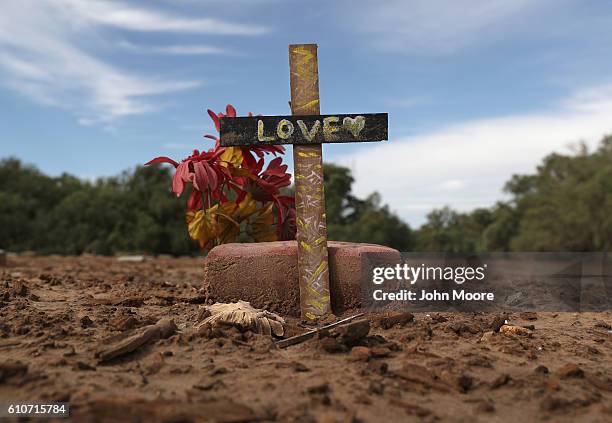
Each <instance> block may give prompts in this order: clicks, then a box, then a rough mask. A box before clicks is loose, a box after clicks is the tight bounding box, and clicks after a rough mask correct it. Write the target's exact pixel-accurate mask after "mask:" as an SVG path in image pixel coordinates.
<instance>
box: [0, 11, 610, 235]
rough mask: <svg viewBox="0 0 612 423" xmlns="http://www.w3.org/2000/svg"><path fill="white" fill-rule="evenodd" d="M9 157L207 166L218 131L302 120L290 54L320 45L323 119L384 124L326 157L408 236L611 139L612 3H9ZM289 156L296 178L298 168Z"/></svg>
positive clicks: (111, 165)
mask: <svg viewBox="0 0 612 423" xmlns="http://www.w3.org/2000/svg"><path fill="white" fill-rule="evenodd" d="M0 3H1V5H2V13H0V158H2V157H8V156H14V157H17V158H19V159H21V160H23V161H24V162H26V163H30V164H33V165H35V166H37V167H38V168H40V169H41V170H42V171H44V172H45V173H47V174H50V175H59V174H61V173H62V172H69V173H72V174H74V175H77V176H79V177H83V178H88V179H94V178H96V177H100V176H110V175H113V174H117V173H119V172H121V171H122V170H125V169H129V168H133V167H134V166H136V165H138V164H143V163H145V162H146V161H148V160H149V159H151V158H153V157H156V156H159V155H168V156H170V157H173V158H176V159H181V158H184V157H186V156H188V155H189V154H190V153H191V151H192V150H193V149H195V148H197V149H200V150H201V149H207V148H210V147H211V144H210V143H211V142H210V141H208V140H205V139H204V138H202V135H203V134H206V133H214V127H213V126H212V123H211V121H210V119H209V117H208V116H207V114H206V109H208V108H211V109H213V110H216V111H221V110H223V109H224V108H225V105H226V104H227V103H231V104H233V105H234V106H235V107H236V109H237V110H238V113H239V115H242V114H246V113H247V112H249V111H252V112H254V113H259V114H264V115H266V114H267V115H277V114H290V111H289V108H288V105H287V101H288V100H289V97H290V92H289V70H288V56H287V46H288V45H289V44H294V43H317V44H318V45H319V78H320V96H321V113H325V114H332V113H377V112H388V113H389V141H387V142H384V143H363V144H342V145H325V146H324V160H325V161H328V162H334V163H338V164H341V165H345V166H348V167H350V168H351V170H352V172H353V174H354V176H355V184H354V188H353V190H354V192H355V194H357V195H358V196H362V197H363V196H366V195H368V194H370V193H371V192H373V191H378V192H379V193H380V194H381V195H382V198H383V201H384V202H385V203H387V204H389V206H390V208H391V209H392V210H393V211H395V212H396V213H397V214H399V215H400V216H401V217H402V218H404V219H405V220H406V221H407V222H409V223H410V224H411V225H412V226H418V225H420V224H422V223H423V222H424V221H425V219H426V215H427V213H428V212H429V211H431V210H432V209H434V208H439V207H443V206H445V205H448V206H451V207H453V208H455V209H457V210H460V211H468V210H472V209H474V208H476V207H487V206H491V205H493V204H494V203H495V202H496V201H498V200H503V199H505V196H504V193H503V191H502V189H503V185H504V183H505V182H506V181H507V180H508V179H509V178H510V177H511V176H512V175H513V174H515V173H530V172H534V171H535V169H536V166H537V165H538V163H539V162H540V161H541V160H542V158H544V157H545V156H546V155H547V154H550V153H552V152H560V153H570V152H571V151H572V145H576V143H577V142H580V141H583V142H585V143H586V144H587V145H589V146H591V148H594V147H595V146H596V145H597V142H598V141H599V140H600V139H601V138H602V137H603V136H604V135H605V134H612V54H610V52H611V51H612V3H611V2H606V1H595V0H593V1H589V0H512V1H507V0H447V1H443V0H405V1H402V0H373V1H365V0H335V1H329V0H320V1H307V0H301V1H294V0H148V1H133V0H132V1H130V0H122V1H110V0H1V1H0ZM290 153H291V152H290V151H288V156H287V162H288V164H292V159H291V154H290Z"/></svg>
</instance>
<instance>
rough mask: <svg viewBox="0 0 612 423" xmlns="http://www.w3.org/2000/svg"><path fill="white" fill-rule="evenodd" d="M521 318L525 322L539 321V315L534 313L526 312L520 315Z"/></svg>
mask: <svg viewBox="0 0 612 423" xmlns="http://www.w3.org/2000/svg"><path fill="white" fill-rule="evenodd" d="M519 317H520V318H521V319H525V320H538V315H537V314H536V313H535V312H533V311H524V312H522V313H521V314H519Z"/></svg>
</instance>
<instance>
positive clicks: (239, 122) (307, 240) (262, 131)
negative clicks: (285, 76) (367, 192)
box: [220, 44, 388, 321]
mask: <svg viewBox="0 0 612 423" xmlns="http://www.w3.org/2000/svg"><path fill="white" fill-rule="evenodd" d="M289 68H290V75H291V103H290V104H291V112H292V113H293V114H292V115H291V116H254V117H237V118H231V119H227V118H222V119H221V131H220V138H221V145H222V146H224V147H228V146H241V147H248V146H252V145H261V144H293V145H294V146H293V163H294V174H295V207H296V214H297V244H298V274H299V287H300V309H301V313H302V317H303V318H306V319H308V320H311V321H315V320H317V319H319V318H321V317H324V316H326V315H328V314H329V313H331V303H330V296H329V265H328V257H327V224H326V221H325V197H324V193H323V158H322V152H321V144H322V143H342V142H367V141H383V140H386V139H387V132H388V129H387V120H388V117H387V114H386V113H376V114H359V115H355V114H351V115H320V114H319V113H320V109H319V72H318V64H317V45H316V44H295V45H290V46H289Z"/></svg>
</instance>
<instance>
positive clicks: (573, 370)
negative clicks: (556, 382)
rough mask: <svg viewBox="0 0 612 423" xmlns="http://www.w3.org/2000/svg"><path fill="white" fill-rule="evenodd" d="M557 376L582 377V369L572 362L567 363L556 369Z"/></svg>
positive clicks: (562, 377) (565, 377)
mask: <svg viewBox="0 0 612 423" xmlns="http://www.w3.org/2000/svg"><path fill="white" fill-rule="evenodd" d="M557 376H559V377H560V378H561V379H567V378H570V377H574V378H582V377H584V371H583V370H582V369H581V368H580V367H578V365H576V364H574V363H568V364H566V365H564V366H562V367H561V368H559V369H558V370H557Z"/></svg>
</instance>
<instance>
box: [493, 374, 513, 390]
mask: <svg viewBox="0 0 612 423" xmlns="http://www.w3.org/2000/svg"><path fill="white" fill-rule="evenodd" d="M511 380H512V378H511V377H510V375H507V374H503V375H499V376H498V377H497V378H495V379H494V380H493V381H492V382H491V389H497V388H500V387H502V386H504V385H507V384H508V383H510V381H511Z"/></svg>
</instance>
